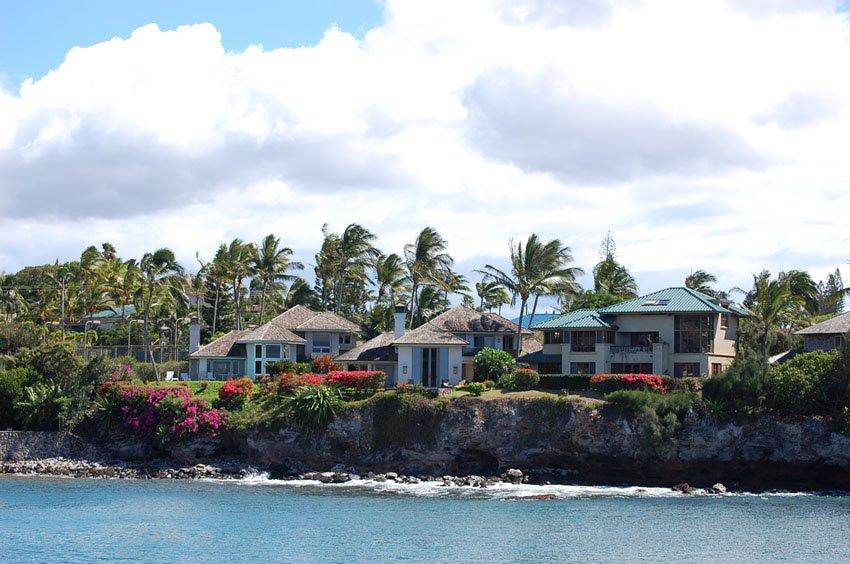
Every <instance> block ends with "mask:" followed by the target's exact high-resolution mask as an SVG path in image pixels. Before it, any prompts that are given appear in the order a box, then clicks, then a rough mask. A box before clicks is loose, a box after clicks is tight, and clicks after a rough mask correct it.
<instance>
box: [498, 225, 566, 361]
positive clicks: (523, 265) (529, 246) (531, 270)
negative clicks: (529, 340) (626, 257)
mask: <svg viewBox="0 0 850 564" xmlns="http://www.w3.org/2000/svg"><path fill="white" fill-rule="evenodd" d="M510 251H511V272H510V274H508V273H505V272H504V271H502V270H501V269H499V268H496V267H495V266H492V265H489V264H488V265H486V266H485V267H484V269H485V270H484V271H483V274H489V275H490V276H492V277H493V278H494V279H496V280H497V281H499V282H500V283H501V284H502V285H503V286H504V287H505V288H507V290H508V291H509V292H511V294H512V300H513V301H512V302H511V303H515V301H516V298H517V297H519V299H520V316H521V317H522V316H523V315H525V310H526V306H527V304H528V300H529V297H531V296H532V295H534V296H535V301H534V303H535V306H536V304H537V299H536V297H537V296H540V295H542V294H552V293H555V292H557V291H559V290H563V289H565V288H567V287H569V286H572V285H574V284H575V277H576V275H578V274H581V273H582V270H581V269H580V268H575V267H568V266H567V265H568V264H569V263H571V262H572V260H573V256H572V254H571V253H570V248H569V247H564V246H561V242H560V241H559V240H558V239H553V240H552V241H549V242H547V243H544V242H542V241H541V240H540V239H539V238H538V237H537V235H536V234H532V235H531V236H530V237H529V238H528V241H527V242H526V244H525V246H524V247H523V244H522V241H520V242H519V243H517V244H516V245H514V243H513V241H511V242H510ZM533 318H534V310H532V314H531V319H530V321H533ZM515 341H516V347H517V356H519V355H520V353H521V352H522V326H521V325H519V324H518V325H517V333H516V339H515Z"/></svg>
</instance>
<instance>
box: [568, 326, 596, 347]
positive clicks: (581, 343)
mask: <svg viewBox="0 0 850 564" xmlns="http://www.w3.org/2000/svg"><path fill="white" fill-rule="evenodd" d="M570 341H571V345H570V351H572V352H596V331H572V335H571V336H570Z"/></svg>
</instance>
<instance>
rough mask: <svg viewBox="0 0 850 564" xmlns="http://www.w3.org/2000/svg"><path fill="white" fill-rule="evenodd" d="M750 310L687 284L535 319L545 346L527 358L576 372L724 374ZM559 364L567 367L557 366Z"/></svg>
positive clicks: (735, 350) (679, 374)
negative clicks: (538, 321) (629, 298)
mask: <svg viewBox="0 0 850 564" xmlns="http://www.w3.org/2000/svg"><path fill="white" fill-rule="evenodd" d="M745 315H747V312H746V310H744V309H742V308H739V307H736V306H734V305H732V304H727V303H721V302H720V301H719V300H717V299H716V298H713V297H711V296H707V295H705V294H701V293H699V292H697V291H695V290H691V289H689V288H684V287H676V288H666V289H664V290H659V291H657V292H653V293H651V294H648V295H646V296H641V297H639V298H635V299H633V300H628V301H625V302H621V303H618V304H614V305H611V306H608V307H604V308H601V309H597V310H588V309H584V310H577V311H572V312H569V313H566V314H564V315H561V316H559V317H556V318H554V319H550V320H547V321H543V322H540V323H535V324H534V326H533V328H534V329H536V330H538V331H542V332H543V336H544V338H543V350H542V351H541V352H540V353H539V354H537V355H526V356H523V357H521V358H520V360H521V361H526V362H529V363H530V364H532V365H535V364H540V363H547V368H548V369H547V370H544V371H545V372H552V371H554V369H556V368H558V369H559V370H558V371H559V372H563V373H571V374H604V373H611V374H626V373H640V372H642V373H652V374H669V375H671V376H676V377H681V376H699V375H702V374H712V375H715V374H719V373H720V372H722V371H723V370H724V369H725V368H726V367H727V366H728V365H729V364H730V363H731V362H732V360H733V359H734V358H735V355H736V352H737V340H736V335H737V328H738V319H739V318H740V317H742V316H745ZM558 361H560V362H559V364H560V366H558Z"/></svg>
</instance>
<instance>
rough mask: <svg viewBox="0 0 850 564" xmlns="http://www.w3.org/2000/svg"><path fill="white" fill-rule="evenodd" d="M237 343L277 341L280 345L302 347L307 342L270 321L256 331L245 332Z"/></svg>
mask: <svg viewBox="0 0 850 564" xmlns="http://www.w3.org/2000/svg"><path fill="white" fill-rule="evenodd" d="M239 341H240V342H242V343H248V342H256V341H275V342H277V341H279V342H282V343H292V344H295V345H303V344H304V343H306V342H307V341H305V340H304V339H303V338H302V337H299V336H298V335H296V334H295V333H293V332H292V331H290V330H289V329H287V328H286V327H284V326H282V325H281V324H279V323H275V322H274V319H272V320H271V321H269V322H268V323H264V324H262V325H260V326H259V327H257V328H256V329H250V330H248V331H245V333H244V334H243V335H242V337H240V338H239Z"/></svg>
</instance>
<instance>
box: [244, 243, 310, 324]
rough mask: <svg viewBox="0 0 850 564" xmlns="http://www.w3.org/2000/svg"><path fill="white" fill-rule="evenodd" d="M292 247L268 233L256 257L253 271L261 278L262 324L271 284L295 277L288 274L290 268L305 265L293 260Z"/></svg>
mask: <svg viewBox="0 0 850 564" xmlns="http://www.w3.org/2000/svg"><path fill="white" fill-rule="evenodd" d="M291 256H292V249H290V248H289V247H281V246H280V239H279V238H277V237H275V236H274V235H273V234H271V233H270V234H268V235H266V238H265V239H263V242H262V243H260V246H259V249H258V251H257V253H256V256H255V257H254V265H253V271H254V274H255V275H256V277H257V278H258V279H259V281H260V283H261V285H262V290H261V294H260V324H262V323H263V321H264V320H265V313H266V291H267V289H268V288H269V286H270V285H271V284H272V283H273V282H276V281H279V280H292V279H293V278H294V277H293V276H291V275H289V274H287V271H289V270H293V269H294V270H302V269H303V268H304V265H303V264H301V263H300V262H292V261H291V260H290V257H291Z"/></svg>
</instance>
